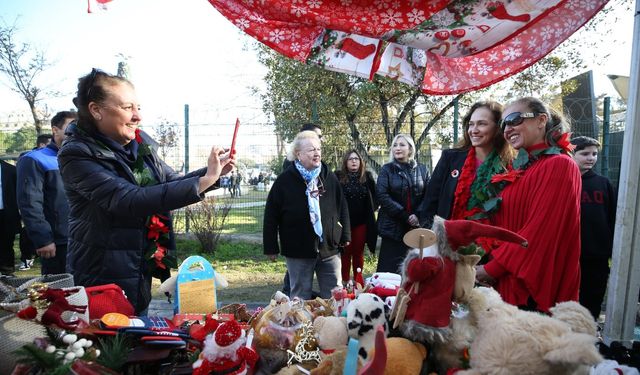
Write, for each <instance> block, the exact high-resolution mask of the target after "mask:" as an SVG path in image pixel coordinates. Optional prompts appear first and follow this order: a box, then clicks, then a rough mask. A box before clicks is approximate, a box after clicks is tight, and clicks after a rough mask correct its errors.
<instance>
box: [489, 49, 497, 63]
mask: <svg viewBox="0 0 640 375" xmlns="http://www.w3.org/2000/svg"><path fill="white" fill-rule="evenodd" d="M488 59H489V61H490V62H494V61H498V52H496V51H493V52H491V53H490V54H489V56H488Z"/></svg>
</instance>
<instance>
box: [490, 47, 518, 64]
mask: <svg viewBox="0 0 640 375" xmlns="http://www.w3.org/2000/svg"><path fill="white" fill-rule="evenodd" d="M502 56H503V57H504V59H505V60H507V61H514V60H516V59H517V58H518V57H520V56H522V50H521V49H519V48H511V47H509V48H505V49H503V50H502ZM490 61H491V60H490Z"/></svg>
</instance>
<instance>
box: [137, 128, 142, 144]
mask: <svg viewBox="0 0 640 375" xmlns="http://www.w3.org/2000/svg"><path fill="white" fill-rule="evenodd" d="M135 133H136V142H137V143H138V144H141V143H142V137H141V136H140V129H136V131H135Z"/></svg>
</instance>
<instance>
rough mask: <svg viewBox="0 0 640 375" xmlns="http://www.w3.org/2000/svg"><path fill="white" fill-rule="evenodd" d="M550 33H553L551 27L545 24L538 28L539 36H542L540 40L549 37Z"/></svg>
mask: <svg viewBox="0 0 640 375" xmlns="http://www.w3.org/2000/svg"><path fill="white" fill-rule="evenodd" d="M552 34H553V28H552V27H550V26H545V27H543V28H542V29H541V30H540V37H541V38H542V40H547V39H549V38H551V35H552Z"/></svg>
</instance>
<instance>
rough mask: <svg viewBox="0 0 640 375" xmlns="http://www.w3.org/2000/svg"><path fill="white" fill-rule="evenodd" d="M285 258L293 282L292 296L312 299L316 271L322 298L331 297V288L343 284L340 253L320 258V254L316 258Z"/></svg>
mask: <svg viewBox="0 0 640 375" xmlns="http://www.w3.org/2000/svg"><path fill="white" fill-rule="evenodd" d="M285 259H286V261H287V270H288V271H289V280H290V283H291V298H293V297H299V298H302V299H305V300H308V299H311V288H312V287H313V274H314V272H315V274H316V277H317V278H318V284H319V285H320V297H321V298H325V299H326V298H331V289H333V288H335V287H336V286H341V285H342V276H341V275H340V270H341V267H342V266H341V261H340V255H339V254H336V255H332V256H330V257H327V258H324V259H320V256H318V257H317V258H315V259H307V258H289V257H286V258H285Z"/></svg>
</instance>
